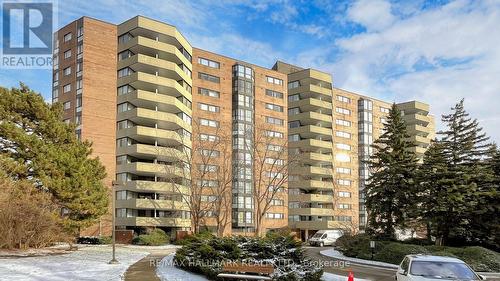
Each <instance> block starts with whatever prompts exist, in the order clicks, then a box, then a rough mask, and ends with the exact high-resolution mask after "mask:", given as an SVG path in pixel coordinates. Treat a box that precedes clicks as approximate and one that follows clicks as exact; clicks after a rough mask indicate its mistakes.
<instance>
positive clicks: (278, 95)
mask: <svg viewBox="0 0 500 281" xmlns="http://www.w3.org/2000/svg"><path fill="white" fill-rule="evenodd" d="M266 96H270V97H273V98H278V99H282V98H283V93H280V92H276V91H273V90H269V89H266Z"/></svg>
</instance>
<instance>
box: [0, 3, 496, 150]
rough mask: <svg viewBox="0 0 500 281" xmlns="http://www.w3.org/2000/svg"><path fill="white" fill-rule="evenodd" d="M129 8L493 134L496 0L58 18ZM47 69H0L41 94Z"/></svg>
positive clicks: (233, 50)
mask: <svg viewBox="0 0 500 281" xmlns="http://www.w3.org/2000/svg"><path fill="white" fill-rule="evenodd" d="M137 14H140V15H144V16H147V17H151V18H154V19H157V20H160V21H164V22H167V23H170V24H173V25H175V26H177V28H178V29H179V30H180V31H181V33H183V34H184V36H185V37H186V38H187V39H188V41H189V42H190V43H191V44H192V45H193V46H195V47H198V48H202V49H206V50H210V51H213V52H217V53H220V54H223V55H226V56H229V57H234V58H237V59H240V60H243V61H247V62H250V63H254V64H257V65H260V66H264V67H272V65H273V64H274V62H275V61H276V60H278V59H279V60H283V61H286V62H290V63H293V64H298V65H300V66H303V67H312V68H317V69H319V70H322V71H325V72H328V73H331V74H332V76H333V81H334V86H335V87H337V88H342V89H345V90H349V91H353V92H357V93H360V94H363V95H368V96H372V97H374V98H379V99H383V100H387V101H391V102H392V101H394V102H402V101H408V100H415V99H416V100H420V101H423V102H426V103H429V104H430V106H431V113H432V114H434V115H435V117H436V121H437V127H438V129H442V128H443V127H442V124H441V123H440V118H441V115H442V114H446V113H448V112H450V108H451V107H452V106H454V105H455V104H456V103H457V102H458V101H459V100H460V99H462V98H465V108H466V110H467V111H468V112H469V113H470V114H471V117H473V118H477V119H478V120H479V123H480V125H481V126H482V127H483V128H484V130H485V132H486V133H487V134H488V135H489V136H490V137H491V140H492V141H494V142H497V143H499V144H500V126H498V124H500V110H499V108H500V100H499V98H500V0H484V1H480V0H470V1H467V0H457V1H440V0H434V1H424V0H411V1H410V0H407V1H389V0H358V1H346V0H330V1H328V0H309V1H307V0H303V1H302V0H295V1H292V0H290V1H287V0H262V1H254V0H247V1H244V0H220V1H211V0H198V1H194V0H184V1H174V0H167V1H165V0H164V1H153V0H149V1H147V0H135V1H130V0H107V1H106V0H93V1H81V0H78V1H77V0H65V1H60V2H59V7H58V25H59V26H60V27H62V26H64V25H66V24H67V23H69V22H71V21H73V20H75V19H77V18H80V17H81V16H90V17H94V18H98V19H101V20H105V21H108V22H111V23H115V24H118V23H121V22H123V21H125V20H127V19H129V18H131V17H133V16H135V15H137ZM51 79H52V78H51V72H50V71H49V70H6V69H0V85H2V86H7V87H11V86H17V85H18V84H19V81H23V82H24V83H26V84H27V85H28V86H30V87H31V88H33V89H34V90H36V91H37V92H40V93H41V94H42V95H43V96H44V97H45V98H46V99H47V100H49V99H50V95H51V94H50V84H51Z"/></svg>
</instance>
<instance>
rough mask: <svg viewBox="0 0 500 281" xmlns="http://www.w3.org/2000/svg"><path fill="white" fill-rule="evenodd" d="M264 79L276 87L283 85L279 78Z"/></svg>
mask: <svg viewBox="0 0 500 281" xmlns="http://www.w3.org/2000/svg"><path fill="white" fill-rule="evenodd" d="M266 79H267V83H271V84H276V85H283V80H281V79H279V78H275V77H272V76H266Z"/></svg>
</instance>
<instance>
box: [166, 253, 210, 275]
mask: <svg viewBox="0 0 500 281" xmlns="http://www.w3.org/2000/svg"><path fill="white" fill-rule="evenodd" d="M156 276H158V278H160V280H161V281H181V280H189V281H208V279H207V278H205V277H203V276H201V275H198V274H195V273H192V272H189V271H185V270H182V269H180V268H177V267H175V266H174V254H170V255H168V256H166V257H164V258H163V259H162V260H161V263H160V264H159V265H158V267H157V268H156Z"/></svg>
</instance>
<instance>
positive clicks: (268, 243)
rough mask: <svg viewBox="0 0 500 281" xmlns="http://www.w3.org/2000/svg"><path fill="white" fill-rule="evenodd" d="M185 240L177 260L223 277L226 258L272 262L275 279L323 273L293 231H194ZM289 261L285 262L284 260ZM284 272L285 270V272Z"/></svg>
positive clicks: (314, 279)
mask: <svg viewBox="0 0 500 281" xmlns="http://www.w3.org/2000/svg"><path fill="white" fill-rule="evenodd" d="M184 240H185V241H183V242H182V243H183V245H184V246H183V247H182V248H181V249H179V250H178V251H177V252H176V254H175V258H174V260H175V262H176V264H178V265H180V267H182V268H183V269H186V270H189V271H192V272H195V273H200V274H203V275H205V276H206V277H207V278H208V279H210V280H219V279H218V278H217V275H218V274H219V273H221V272H222V262H224V261H231V262H248V263H260V262H270V263H272V264H274V265H275V267H276V268H277V269H278V270H276V271H275V274H274V275H273V276H272V277H273V280H280V281H294V280H307V281H318V280H320V278H321V276H322V275H323V270H322V269H321V268H311V267H310V264H309V263H308V262H309V259H308V258H307V257H306V256H305V254H304V251H303V250H302V248H301V246H302V245H301V242H300V241H297V240H295V239H294V237H293V236H292V235H290V234H289V233H288V234H283V233H272V234H271V233H269V234H268V235H267V236H266V237H263V238H262V237H244V236H233V237H224V238H220V237H215V236H213V235H211V234H197V235H192V236H190V237H188V238H186V239H184ZM284 260H285V261H287V262H283V261H284ZM282 272H283V273H282Z"/></svg>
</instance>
